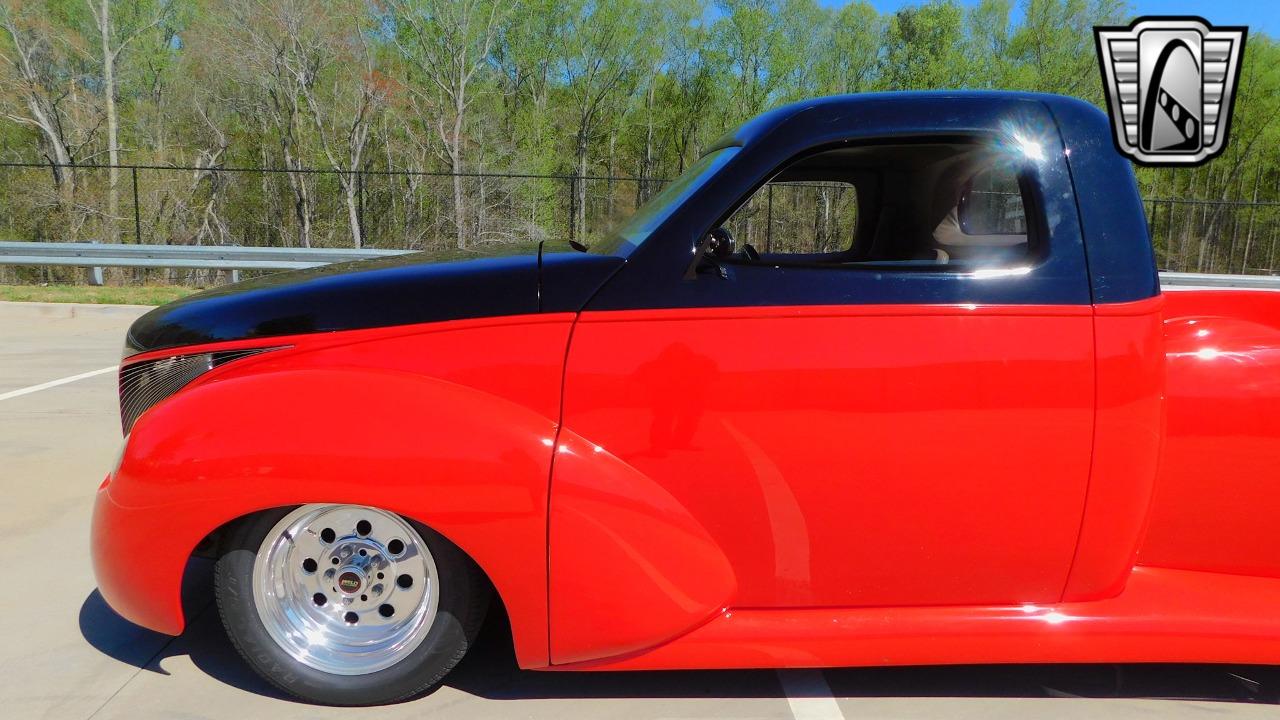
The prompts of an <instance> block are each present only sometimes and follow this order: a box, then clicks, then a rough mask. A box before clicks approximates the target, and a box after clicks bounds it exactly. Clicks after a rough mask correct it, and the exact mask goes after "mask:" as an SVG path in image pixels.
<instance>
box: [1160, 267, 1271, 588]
mask: <svg viewBox="0 0 1280 720" xmlns="http://www.w3.org/2000/svg"><path fill="white" fill-rule="evenodd" d="M1166 297H1167V298H1168V306H1167V308H1166V310H1165V315H1166V317H1167V318H1168V320H1167V322H1166V327H1165V347H1166V353H1167V357H1168V366H1167V372H1168V391H1167V392H1168V434H1167V437H1166V438H1165V450H1164V454H1163V461H1162V463H1161V469H1160V476H1159V479H1158V481H1157V487H1156V491H1155V495H1154V501H1153V502H1154V504H1153V507H1152V512H1151V521H1150V528H1149V530H1148V531H1147V538H1146V541H1145V542H1144V543H1143V546H1142V549H1141V551H1140V553H1139V556H1138V562H1139V563H1141V564H1142V565H1152V566H1159V567H1176V568H1186V569H1190V570H1202V571H1207V572H1216V573H1232V574H1241V575H1264V576H1269V577H1280V532H1277V520H1278V519H1280V293H1273V292H1266V291H1244V290H1224V291H1207V290H1197V291H1179V292H1169V293H1166Z"/></svg>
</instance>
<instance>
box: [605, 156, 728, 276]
mask: <svg viewBox="0 0 1280 720" xmlns="http://www.w3.org/2000/svg"><path fill="white" fill-rule="evenodd" d="M737 153H738V148H736V147H727V148H721V149H720V150H716V151H714V152H710V153H707V154H706V155H703V156H702V158H701V159H699V160H698V162H696V163H694V164H693V165H690V166H689V169H688V170H686V171H685V172H684V173H683V174H682V175H680V177H678V178H676V179H675V180H672V181H671V182H670V183H668V184H667V185H666V187H664V188H662V190H659V191H658V194H656V195H654V196H653V197H651V198H649V201H648V202H646V203H645V204H644V205H641V206H640V208H639V209H637V210H636V211H635V213H634V214H632V215H631V217H629V218H627V220H626V221H625V222H623V223H622V225H620V226H618V227H616V228H614V229H613V230H610V231H609V232H608V233H607V234H606V235H605V237H604V238H603V239H602V240H601V241H599V242H593V243H591V248H590V250H591V252H592V253H596V254H599V255H624V256H625V255H629V254H630V253H631V251H632V250H634V249H635V248H637V247H639V246H640V244H641V243H643V242H644V241H645V240H646V239H648V237H649V235H650V234H652V233H653V231H654V230H656V229H657V227H658V226H659V225H661V224H662V222H663V221H664V220H666V219H667V218H668V217H670V216H671V213H673V212H675V210H676V208H678V207H679V206H680V203H682V202H684V200H685V199H686V198H688V197H689V196H690V195H692V194H693V192H694V191H695V190H697V189H698V188H700V187H702V185H703V184H704V183H705V182H706V181H707V180H709V179H710V178H711V176H713V175H715V174H716V171H718V170H719V169H720V168H722V167H724V165H725V163H727V162H729V160H730V159H732V158H733V156H734V155H736V154H737Z"/></svg>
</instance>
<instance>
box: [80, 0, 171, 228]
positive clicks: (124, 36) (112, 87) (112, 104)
mask: <svg viewBox="0 0 1280 720" xmlns="http://www.w3.org/2000/svg"><path fill="white" fill-rule="evenodd" d="M85 3H86V5H87V6H88V8H89V12H90V14H91V15H92V16H93V23H94V26H95V29H96V30H97V41H98V60H99V63H100V64H99V67H100V69H101V73H102V74H101V81H102V103H103V107H104V108H105V114H106V120H107V161H108V163H109V165H110V167H109V168H108V170H107V172H108V178H109V179H108V187H107V227H108V230H109V232H110V234H111V238H110V239H111V241H112V242H119V240H120V234H119V228H118V227H117V225H116V221H117V220H118V219H119V206H120V194H119V188H118V185H119V182H120V168H119V167H118V166H119V164H120V121H119V117H118V114H117V112H116V88H117V84H116V64H117V62H118V61H119V59H120V55H121V53H123V52H124V51H125V49H127V48H128V47H129V45H130V44H132V43H133V42H134V41H135V40H137V39H138V38H139V37H141V36H142V35H143V34H144V33H147V32H150V31H152V30H154V29H155V28H156V27H157V26H158V25H160V23H161V22H163V21H164V20H165V18H166V17H167V16H168V14H169V11H170V9H171V6H170V5H169V3H167V2H163V1H162V2H158V3H156V4H154V5H151V4H149V3H146V2H143V1H142V0H134V1H133V2H130V3H127V4H125V7H126V9H127V11H128V12H125V13H117V15H119V17H117V15H113V14H112V3H111V0H85Z"/></svg>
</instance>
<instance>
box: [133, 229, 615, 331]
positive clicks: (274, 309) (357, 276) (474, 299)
mask: <svg viewBox="0 0 1280 720" xmlns="http://www.w3.org/2000/svg"><path fill="white" fill-rule="evenodd" d="M622 263H623V260H622V259H621V258H616V257H608V256H596V255H584V254H581V253H548V254H545V255H543V254H540V253H539V254H530V255H522V256H514V257H498V258H483V259H475V260H460V261H452V262H433V259H432V258H431V256H429V255H427V254H425V253H413V254H408V255H396V256H392V257H387V258H379V259H376V260H361V261H358V262H348V263H338V264H335V265H325V266H322V267H317V268H311V269H308V270H297V271H294V272H287V273H279V274H275V275H268V276H265V277H262V278H257V279H254V280H248V281H245V282H241V283H237V284H235V285H228V286H226V287H222V288H217V289H214V290H209V291H206V292H202V293H198V294H195V295H192V296H190V297H186V298H183V299H181V300H178V301H177V302H173V303H170V304H168V305H165V306H162V307H159V308H156V309H155V310H152V311H151V312H149V313H147V314H146V315H143V316H142V317H141V318H139V319H138V320H137V322H135V323H134V324H133V326H132V327H130V328H129V334H128V337H127V339H126V341H125V354H126V355H133V354H136V353H141V352H150V351H153V350H161V349H167V348H175V347H181V346H184V345H197V344H201V343H211V342H223V341H228V340H242V339H250V338H269V337H276V336H280V335H296V334H300V333H316V332H333V331H337V330H357V329H363V328H375V327H391V326H395V325H411V324H416V323H426V322H439V321H443V320H461V319H467V318H479V317H499V316H503V315H525V314H530V313H537V312H564V311H577V310H580V309H581V308H582V306H583V305H584V304H585V303H586V301H587V300H588V299H589V298H590V297H591V295H593V294H594V293H595V291H596V290H597V289H599V287H600V285H601V284H603V283H604V281H605V280H607V279H608V278H609V276H611V275H612V274H613V272H614V271H615V270H616V269H617V268H618V267H619V266H620V265H621V264H622Z"/></svg>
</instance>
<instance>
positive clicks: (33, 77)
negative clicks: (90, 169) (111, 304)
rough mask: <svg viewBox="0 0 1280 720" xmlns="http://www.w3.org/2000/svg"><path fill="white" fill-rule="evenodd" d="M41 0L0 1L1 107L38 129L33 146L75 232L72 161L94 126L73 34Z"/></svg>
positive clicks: (22, 123) (12, 118)
mask: <svg viewBox="0 0 1280 720" xmlns="http://www.w3.org/2000/svg"><path fill="white" fill-rule="evenodd" d="M50 10H51V8H49V7H47V6H46V4H45V3H42V2H36V1H29V0H28V1H25V2H20V1H18V0H13V1H12V2H9V3H7V4H3V5H0V28H2V29H3V31H4V38H5V40H7V43H5V44H4V45H0V63H2V67H3V70H4V75H3V79H4V82H3V83H0V87H3V88H5V90H4V91H3V92H2V93H0V103H2V104H0V111H2V112H3V113H4V117H5V119H7V120H9V121H10V122H14V123H17V124H19V125H20V126H22V127H29V128H33V129H34V130H36V131H37V133H38V134H37V138H36V147H37V148H38V150H39V153H40V155H41V156H42V157H44V159H45V160H46V161H47V162H48V163H49V168H50V173H51V175H52V177H53V183H54V189H55V197H56V198H57V200H56V203H57V204H58V206H59V209H60V210H61V211H62V212H63V213H65V216H64V217H65V219H66V220H68V221H69V222H70V229H71V232H70V236H71V237H73V238H74V237H75V236H76V235H77V234H78V233H77V232H76V231H77V229H78V228H79V224H80V223H79V221H78V220H77V219H76V218H75V217H74V216H73V215H72V213H71V211H72V207H73V205H74V202H75V176H74V174H73V172H72V168H71V165H72V164H73V163H74V162H75V161H76V159H77V157H78V155H79V153H80V151H81V149H83V148H84V147H85V146H87V145H89V144H90V143H91V142H92V141H93V138H94V134H95V131H96V129H97V126H96V124H95V123H92V122H83V121H85V120H87V119H90V118H91V116H92V111H91V108H90V107H89V103H87V102H86V97H85V95H86V94H85V93H83V92H81V91H79V89H78V87H77V86H78V85H79V82H80V78H81V77H82V74H83V72H84V70H85V69H84V68H83V67H82V66H81V64H80V62H79V54H78V53H77V52H76V47H77V45H76V38H75V36H74V34H73V33H72V32H70V30H69V28H67V26H66V24H65V23H58V22H56V20H57V19H59V18H57V15H56V13H53V12H50Z"/></svg>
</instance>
